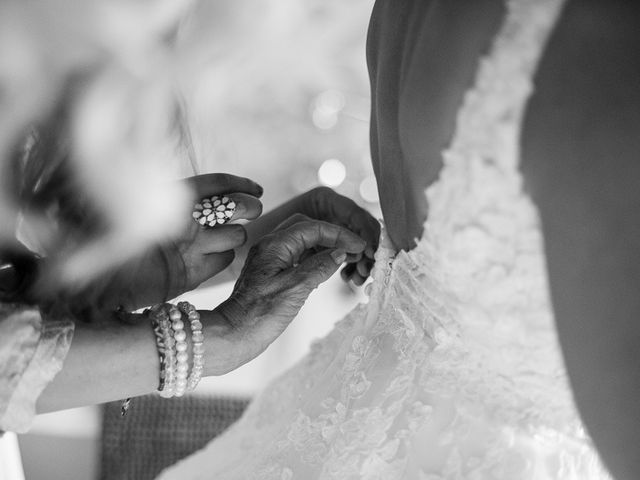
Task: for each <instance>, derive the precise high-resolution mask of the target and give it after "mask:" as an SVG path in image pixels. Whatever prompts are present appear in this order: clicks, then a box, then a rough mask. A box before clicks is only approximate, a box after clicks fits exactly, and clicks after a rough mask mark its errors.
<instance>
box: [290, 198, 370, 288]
mask: <svg viewBox="0 0 640 480" xmlns="http://www.w3.org/2000/svg"><path fill="white" fill-rule="evenodd" d="M302 206H303V208H302V213H304V214H305V215H307V216H309V217H311V218H315V219H318V220H323V221H325V222H330V223H334V224H336V225H340V226H343V227H345V228H348V229H349V230H351V231H353V232H354V233H357V234H358V235H359V236H360V237H361V238H362V239H363V240H364V241H365V242H366V247H365V249H364V252H363V254H362V255H360V256H349V257H348V258H347V265H346V266H345V267H344V268H343V269H342V272H341V276H342V278H343V279H344V280H345V281H347V282H348V281H349V280H351V281H353V283H355V284H356V285H362V284H363V283H364V282H365V280H366V279H367V277H368V276H369V274H370V272H371V268H372V267H373V263H374V254H375V252H376V250H377V249H378V241H379V238H380V223H379V222H378V221H377V220H376V219H375V218H373V216H372V215H371V214H370V213H369V212H367V211H366V210H365V209H364V208H362V207H360V206H358V205H357V204H356V203H355V202H354V201H353V200H351V199H350V198H347V197H344V196H342V195H340V194H338V193H336V192H335V191H333V190H332V189H331V188H328V187H317V188H314V189H313V190H310V191H308V192H307V193H304V194H303V195H302Z"/></svg>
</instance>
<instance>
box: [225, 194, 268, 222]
mask: <svg viewBox="0 0 640 480" xmlns="http://www.w3.org/2000/svg"><path fill="white" fill-rule="evenodd" d="M226 196H227V197H229V198H230V199H231V200H232V201H233V203H235V212H233V216H232V217H231V219H230V221H232V222H233V221H235V220H240V219H244V220H254V219H256V218H258V217H259V216H260V215H262V202H261V201H260V200H258V199H257V198H256V197H254V196H252V195H247V194H246V193H237V192H236V193H229V194H227V195H226Z"/></svg>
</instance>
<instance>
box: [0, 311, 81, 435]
mask: <svg viewBox="0 0 640 480" xmlns="http://www.w3.org/2000/svg"><path fill="white" fill-rule="evenodd" d="M73 329H74V326H73V323H72V322H71V321H65V320H47V321H44V320H43V318H42V315H41V314H40V311H39V310H38V309H36V308H31V307H24V306H19V305H14V304H0V430H4V431H11V432H17V433H24V432H26V431H27V430H28V429H29V427H30V426H31V423H32V422H33V419H34V417H35V415H36V402H37V400H38V397H39V396H40V394H41V393H42V391H43V390H44V389H45V387H46V386H47V385H48V384H49V383H50V382H51V380H53V378H54V377H55V375H56V374H57V373H58V372H59V371H60V369H61V368H62V363H63V361H64V358H65V356H66V354H67V352H68V350H69V346H70V345H71V338H72V336H73Z"/></svg>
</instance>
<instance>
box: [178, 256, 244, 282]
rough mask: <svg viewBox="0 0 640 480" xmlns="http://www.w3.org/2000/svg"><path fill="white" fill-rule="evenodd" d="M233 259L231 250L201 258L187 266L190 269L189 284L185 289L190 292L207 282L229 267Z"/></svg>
mask: <svg viewBox="0 0 640 480" xmlns="http://www.w3.org/2000/svg"><path fill="white" fill-rule="evenodd" d="M234 258H235V252H234V251H233V250H227V251H226V252H220V253H211V254H209V255H203V256H201V257H200V259H199V261H198V262H196V263H194V264H191V265H188V266H187V267H188V268H189V269H190V271H189V283H190V284H189V285H187V288H188V289H189V290H192V289H194V288H196V287H197V286H198V285H200V284H201V283H202V282H204V281H206V280H209V279H210V278H211V277H213V276H214V275H217V274H218V273H220V272H221V271H223V270H224V269H225V268H227V267H228V266H229V265H231V263H232V262H233V259H234Z"/></svg>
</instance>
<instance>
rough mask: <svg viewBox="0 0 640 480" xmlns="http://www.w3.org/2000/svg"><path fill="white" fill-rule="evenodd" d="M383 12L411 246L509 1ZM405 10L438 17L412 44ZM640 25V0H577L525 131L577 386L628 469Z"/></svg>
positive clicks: (635, 453) (539, 83)
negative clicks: (430, 188) (465, 100)
mask: <svg viewBox="0 0 640 480" xmlns="http://www.w3.org/2000/svg"><path fill="white" fill-rule="evenodd" d="M373 15H374V17H373V18H374V20H373V23H372V34H373V36H372V37H370V43H369V47H368V48H369V51H368V57H369V58H368V60H369V67H370V73H371V77H372V92H373V114H372V153H373V163H374V169H375V171H376V174H377V178H378V185H379V191H380V197H381V202H382V210H383V213H384V216H385V223H386V226H387V229H388V232H389V236H390V237H391V239H392V240H393V242H394V243H395V245H396V246H397V247H399V248H405V249H408V248H411V247H412V246H413V245H414V239H415V238H419V237H420V235H421V230H422V225H423V221H424V219H425V218H426V216H427V214H428V205H427V204H426V200H425V199H424V194H423V192H424V189H425V188H426V187H427V186H428V185H430V184H431V183H433V181H434V180H436V178H437V177H438V174H439V172H440V169H441V167H442V159H441V156H440V152H441V151H442V150H443V149H444V148H445V147H446V146H447V145H448V142H449V141H450V139H451V136H452V134H453V131H454V122H455V115H456V113H457V111H458V109H459V107H460V105H461V102H462V97H463V95H464V93H465V92H466V91H467V89H468V88H469V87H470V86H471V84H472V81H473V77H474V74H475V72H476V68H477V62H478V58H479V56H481V55H482V54H484V53H486V52H487V51H488V48H489V46H490V42H491V40H492V39H493V37H494V35H495V33H496V31H497V29H498V28H499V26H500V23H501V21H502V19H503V16H504V8H503V2H500V1H496V0H481V1H477V2H450V1H426V0H424V1H419V2H418V1H416V2H408V3H407V4H405V6H404V7H398V4H397V3H396V2H395V1H394V0H382V1H380V0H379V1H378V2H377V4H376V7H375V9H374V14H373ZM403 15H411V17H410V18H411V21H417V20H416V18H419V19H420V20H419V21H420V22H428V24H427V27H428V28H425V29H423V31H428V32H432V33H433V34H432V35H427V36H425V37H420V38H412V39H411V35H410V34H409V35H408V36H409V38H410V44H409V45H406V46H405V48H404V50H403V52H402V53H403V54H402V55H400V54H399V52H398V51H394V50H393V46H392V47H391V48H389V45H393V42H394V41H396V42H398V43H397V44H396V45H401V44H402V43H401V42H402V41H403V39H402V38H401V37H403V36H404V35H405V32H406V30H403V29H398V28H392V27H390V26H391V25H394V26H395V27H397V24H398V23H400V24H401V25H403V23H402V22H404V20H402V18H403ZM376 18H378V22H376ZM383 19H384V21H383ZM638 25H640V6H639V5H638V4H637V3H634V2H628V1H618V0H614V1H607V2H598V1H595V0H586V1H578V0H571V1H568V2H567V5H566V6H565V10H564V12H563V15H562V17H561V19H560V20H559V22H558V24H557V25H556V29H555V30H554V33H553V35H552V37H551V39H550V43H549V45H548V47H547V49H546V51H545V53H544V55H543V58H542V62H541V64H540V67H539V69H538V73H537V77H536V90H535V94H534V96H533V97H532V99H531V100H530V102H529V104H528V108H527V111H526V116H525V122H524V127H523V132H522V142H521V144H522V159H521V169H522V172H523V174H524V179H525V185H526V188H527V190H528V191H529V193H530V194H531V196H532V198H533V200H534V202H535V203H536V205H537V207H538V209H539V213H540V216H541V220H542V228H543V232H544V240H545V249H546V255H547V263H548V272H549V279H550V286H551V294H552V300H553V307H554V311H555V318H556V322H557V326H558V332H559V336H560V340H561V343H562V347H563V353H564V356H565V360H566V364H567V368H568V371H569V375H570V379H571V383H572V388H573V393H574V396H575V399H576V403H577V405H578V408H579V410H580V412H581V415H582V417H583V419H584V421H585V424H586V426H587V428H588V429H589V433H590V434H591V436H592V438H593V439H594V441H595V443H596V446H597V447H598V450H599V452H600V454H601V456H602V458H603V460H604V461H605V463H606V464H607V466H608V468H609V469H610V471H611V472H612V474H613V475H614V476H615V478H617V479H632V478H637V472H638V471H640V447H639V446H640V409H639V408H637V402H638V397H639V396H640V361H639V360H638V352H640V323H639V322H640V188H639V187H638V182H639V181H640V162H639V161H638V159H639V158H640V81H639V79H640V55H638V51H639V50H638V49H639V48H640V47H639V46H640V28H638ZM398 32H400V33H398ZM398 35H400V37H398ZM394 39H395V40H394ZM375 41H379V42H380V43H379V44H376V43H375ZM397 48H400V47H397ZM404 62H408V63H406V64H405V63H404ZM409 63H410V65H411V67H410V68H407V65H408V64H409ZM399 72H402V73H401V74H399ZM425 166H426V168H425Z"/></svg>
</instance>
